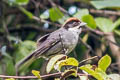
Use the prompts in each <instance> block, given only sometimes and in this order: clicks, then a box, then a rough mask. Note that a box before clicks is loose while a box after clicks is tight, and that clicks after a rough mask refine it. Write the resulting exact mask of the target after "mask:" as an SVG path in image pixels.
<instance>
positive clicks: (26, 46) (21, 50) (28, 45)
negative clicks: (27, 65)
mask: <svg viewBox="0 0 120 80" xmlns="http://www.w3.org/2000/svg"><path fill="white" fill-rule="evenodd" d="M16 46H17V48H16V50H15V57H16V58H15V59H16V62H18V61H20V60H21V59H23V58H24V57H26V56H28V54H30V53H31V52H32V51H33V50H35V49H36V42H34V41H30V40H26V41H23V42H20V43H19V44H17V45H16Z"/></svg>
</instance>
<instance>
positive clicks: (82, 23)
mask: <svg viewBox="0 0 120 80" xmlns="http://www.w3.org/2000/svg"><path fill="white" fill-rule="evenodd" d="M86 24H87V23H85V22H81V23H80V25H79V26H85V25H86Z"/></svg>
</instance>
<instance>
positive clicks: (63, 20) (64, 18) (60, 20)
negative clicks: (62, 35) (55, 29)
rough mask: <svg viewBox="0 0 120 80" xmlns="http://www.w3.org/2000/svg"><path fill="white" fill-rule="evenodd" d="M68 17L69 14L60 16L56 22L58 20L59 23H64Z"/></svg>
mask: <svg viewBox="0 0 120 80" xmlns="http://www.w3.org/2000/svg"><path fill="white" fill-rule="evenodd" d="M68 18H70V16H68V15H64V16H63V17H62V18H60V19H59V20H58V22H59V23H60V24H64V23H65V21H66V20H67V19H68Z"/></svg>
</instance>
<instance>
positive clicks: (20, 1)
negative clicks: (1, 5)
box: [15, 0, 29, 5]
mask: <svg viewBox="0 0 120 80" xmlns="http://www.w3.org/2000/svg"><path fill="white" fill-rule="evenodd" d="M15 1H16V2H15V3H17V4H18V5H26V4H28V2H29V0H15Z"/></svg>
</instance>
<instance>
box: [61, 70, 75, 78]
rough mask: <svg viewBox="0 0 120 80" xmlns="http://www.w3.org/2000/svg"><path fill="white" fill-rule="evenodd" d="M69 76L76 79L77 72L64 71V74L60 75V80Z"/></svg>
mask: <svg viewBox="0 0 120 80" xmlns="http://www.w3.org/2000/svg"><path fill="white" fill-rule="evenodd" d="M71 75H72V76H75V77H77V70H75V69H70V70H65V72H63V73H62V76H61V78H60V80H64V79H65V78H67V77H69V76H71Z"/></svg>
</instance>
